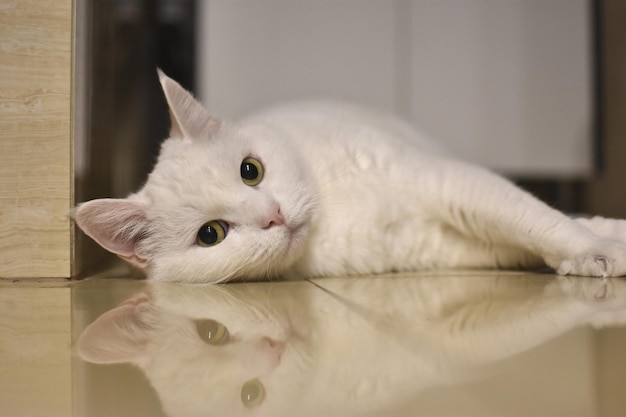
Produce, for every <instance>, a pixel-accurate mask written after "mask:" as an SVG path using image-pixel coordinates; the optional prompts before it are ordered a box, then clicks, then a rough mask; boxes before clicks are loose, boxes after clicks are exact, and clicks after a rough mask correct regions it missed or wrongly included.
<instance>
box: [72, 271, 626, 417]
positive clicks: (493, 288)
mask: <svg viewBox="0 0 626 417" xmlns="http://www.w3.org/2000/svg"><path fill="white" fill-rule="evenodd" d="M514 275H515V274H507V275H505V276H498V275H495V274H493V275H490V276H489V275H487V276H480V277H476V276H472V275H471V274H470V275H468V274H459V275H458V276H452V275H451V273H447V275H445V276H437V275H436V274H435V275H427V276H419V275H415V274H409V275H403V274H395V275H392V276H384V277H379V276H378V277H359V278H328V279H323V280H322V279H320V280H317V281H316V282H315V283H314V285H312V284H311V283H310V282H306V281H300V282H280V283H244V284H229V285H185V284H179V283H176V284H173V283H162V282H149V283H148V284H147V285H148V287H147V288H148V292H147V295H139V296H135V297H133V298H131V299H129V300H127V301H126V302H124V303H122V304H121V305H120V306H118V307H116V308H113V309H112V310H110V311H108V312H107V313H105V314H103V315H102V316H100V318H98V319H97V320H96V321H95V322H93V323H92V324H90V325H89V326H88V327H87V328H86V329H85V330H84V331H83V332H82V335H81V336H80V338H79V340H78V343H77V349H78V353H79V354H80V356H81V357H82V358H83V359H85V360H87V361H90V362H94V363H101V364H107V363H108V364H111V363H123V362H127V363H132V364H134V365H136V366H137V367H139V368H140V369H141V370H142V371H143V372H144V373H145V375H146V376H147V378H148V380H149V381H150V383H151V384H152V386H153V387H154V389H155V390H156V392H157V393H158V395H159V398H160V399H161V403H162V406H163V408H164V410H165V412H166V413H167V414H168V415H170V416H180V417H195V416H198V417H200V416H202V417H210V416H216V417H217V416H229V417H239V416H256V417H266V416H267V417H287V416H289V417H292V416H298V417H313V416H315V417H317V416H342V417H352V416H360V417H365V416H384V415H399V414H396V413H391V412H390V411H389V410H390V409H396V410H397V409H398V407H401V408H403V409H404V410H405V411H403V412H402V413H400V414H401V415H407V416H408V415H421V413H418V411H420V404H422V401H421V400H420V398H419V397H418V394H419V393H420V392H421V391H423V390H424V389H425V388H427V387H432V386H435V385H438V384H442V383H445V384H451V383H455V382H460V381H467V378H473V377H475V376H476V371H480V372H481V373H482V372H483V371H484V370H485V367H486V366H488V365H490V364H493V363H494V362H496V361H500V360H503V359H506V358H509V357H511V356H512V355H515V354H517V353H519V352H523V351H526V350H528V349H530V348H532V347H535V346H537V345H540V344H542V343H544V342H546V341H547V340H550V339H552V338H554V337H556V336H558V335H560V334H562V333H564V332H566V331H568V330H570V329H572V328H574V327H576V326H580V325H584V324H585V323H587V322H589V321H591V320H598V319H603V321H604V322H605V323H607V322H611V321H615V320H616V319H620V318H621V319H622V320H623V318H624V316H625V314H624V313H626V310H625V309H624V303H625V301H626V283H625V282H624V281H623V280H621V279H581V278H569V277H559V279H558V280H555V279H553V278H552V277H551V276H548V275H546V276H531V277H528V276H526V277H520V276H514ZM620 316H621V317H620ZM607 320H608V321H607ZM545 395H546V396H547V397H549V396H550V395H552V394H551V393H549V392H546V394H545ZM124 403H125V401H123V399H120V401H119V404H120V406H121V405H122V404H124ZM411 410H412V412H411ZM118 414H119V415H123V414H127V413H124V412H122V411H121V410H120V411H119V412H118ZM431 414H434V415H436V412H435V413H432V412H431Z"/></svg>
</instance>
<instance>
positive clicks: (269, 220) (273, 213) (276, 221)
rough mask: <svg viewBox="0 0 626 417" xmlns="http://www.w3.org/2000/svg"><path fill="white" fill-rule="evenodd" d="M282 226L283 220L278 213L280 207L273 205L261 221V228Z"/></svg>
mask: <svg viewBox="0 0 626 417" xmlns="http://www.w3.org/2000/svg"><path fill="white" fill-rule="evenodd" d="M282 224H285V218H284V217H283V215H282V213H281V212H280V207H279V206H278V205H274V206H272V208H271V209H270V211H269V213H268V215H267V216H265V218H264V219H263V220H262V227H263V229H269V228H270V227H272V226H280V225H282Z"/></svg>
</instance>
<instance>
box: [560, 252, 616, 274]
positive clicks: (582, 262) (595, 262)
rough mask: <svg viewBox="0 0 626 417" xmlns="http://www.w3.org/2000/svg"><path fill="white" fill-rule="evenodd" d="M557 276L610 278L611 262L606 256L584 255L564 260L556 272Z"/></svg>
mask: <svg viewBox="0 0 626 417" xmlns="http://www.w3.org/2000/svg"><path fill="white" fill-rule="evenodd" d="M556 272H557V274H559V275H579V276H584V277H612V276H614V275H613V260H612V259H609V258H608V257H607V256H606V255H585V256H581V257H577V258H573V259H565V260H564V261H562V262H561V264H560V265H559V267H558V268H557V270H556Z"/></svg>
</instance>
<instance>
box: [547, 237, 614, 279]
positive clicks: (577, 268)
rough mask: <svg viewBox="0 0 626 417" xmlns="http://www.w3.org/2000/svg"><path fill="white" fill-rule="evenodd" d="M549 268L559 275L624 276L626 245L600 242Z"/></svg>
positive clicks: (606, 241) (605, 241)
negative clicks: (552, 268)
mask: <svg viewBox="0 0 626 417" xmlns="http://www.w3.org/2000/svg"><path fill="white" fill-rule="evenodd" d="M551 266H552V267H554V268H555V269H556V272H557V273H558V274H559V275H577V276H584V277H603V278H606V277H622V276H626V244H624V243H622V242H617V241H612V240H600V241H597V242H594V244H593V245H590V246H589V247H588V248H587V249H585V250H584V251H577V252H575V253H573V254H571V255H570V256H567V257H565V258H564V259H561V260H560V261H559V262H556V263H554V264H552V265H551Z"/></svg>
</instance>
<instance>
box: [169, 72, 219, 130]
mask: <svg viewBox="0 0 626 417" xmlns="http://www.w3.org/2000/svg"><path fill="white" fill-rule="evenodd" d="M157 73H158V75H159V81H160V82H161V87H162V88H163V93H164V94H165V99H166V100H167V104H168V106H169V108H170V118H171V123H172V126H171V128H170V137H179V138H186V139H196V138H197V139H202V138H208V137H211V136H213V135H214V134H215V133H216V132H217V131H218V130H219V128H220V125H221V121H220V120H218V119H216V118H214V117H212V116H211V115H210V114H209V113H208V112H207V111H206V110H205V109H204V107H203V106H202V104H200V103H199V102H198V101H197V100H196V99H195V98H193V96H192V95H191V93H189V92H188V91H187V90H185V89H184V88H183V87H181V86H180V84H178V83H177V82H176V81H174V80H172V79H171V78H170V77H168V76H167V75H165V73H163V71H161V70H160V69H157Z"/></svg>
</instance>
